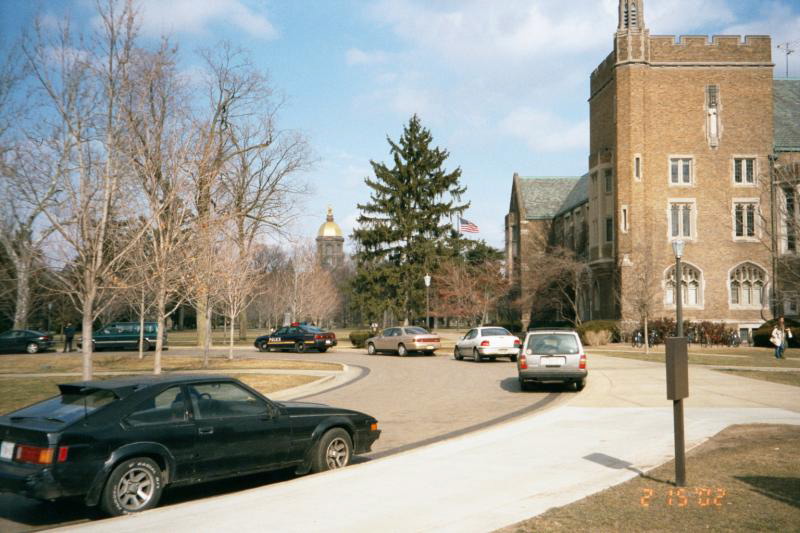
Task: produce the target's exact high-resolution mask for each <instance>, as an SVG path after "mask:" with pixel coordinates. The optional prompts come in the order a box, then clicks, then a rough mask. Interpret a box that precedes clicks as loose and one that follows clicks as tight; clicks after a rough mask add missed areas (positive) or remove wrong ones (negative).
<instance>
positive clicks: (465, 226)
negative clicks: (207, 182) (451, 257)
mask: <svg viewBox="0 0 800 533" xmlns="http://www.w3.org/2000/svg"><path fill="white" fill-rule="evenodd" d="M458 231H459V232H461V233H478V232H479V231H480V230H479V229H478V226H476V225H475V224H473V223H472V222H470V221H469V220H467V219H466V218H460V217H459V219H458Z"/></svg>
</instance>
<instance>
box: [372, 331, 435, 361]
mask: <svg viewBox="0 0 800 533" xmlns="http://www.w3.org/2000/svg"><path fill="white" fill-rule="evenodd" d="M366 345H367V353H368V354H370V355H375V354H376V353H381V352H393V353H397V355H399V356H401V357H404V356H406V355H408V354H409V353H412V352H422V353H424V354H425V355H433V352H434V351H435V350H437V349H438V348H439V347H440V346H441V340H440V339H439V336H438V335H436V334H433V333H428V332H427V331H426V330H425V329H423V328H420V327H417V326H409V327H396V328H386V329H385V330H383V331H382V332H381V333H379V334H378V335H375V336H374V337H370V338H369V339H367V340H366Z"/></svg>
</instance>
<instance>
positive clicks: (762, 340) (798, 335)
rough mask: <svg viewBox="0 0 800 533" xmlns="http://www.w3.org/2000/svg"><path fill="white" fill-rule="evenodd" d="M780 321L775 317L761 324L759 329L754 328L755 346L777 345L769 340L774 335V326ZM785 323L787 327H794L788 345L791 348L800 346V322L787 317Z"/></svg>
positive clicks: (771, 346)
mask: <svg viewBox="0 0 800 533" xmlns="http://www.w3.org/2000/svg"><path fill="white" fill-rule="evenodd" d="M777 322H778V321H777V320H775V319H774V318H773V319H772V320H768V321H767V322H764V323H763V324H761V325H760V326H759V327H758V329H754V330H753V344H754V345H755V346H765V347H767V348H774V347H775V346H774V345H773V344H772V343H771V342H769V338H770V337H771V336H772V328H774V327H775V324H776V323H777ZM784 323H785V324H786V327H787V328H791V329H792V338H791V339H789V342H788V343H787V346H789V347H790V348H800V322H798V321H797V320H793V319H791V318H785V319H784Z"/></svg>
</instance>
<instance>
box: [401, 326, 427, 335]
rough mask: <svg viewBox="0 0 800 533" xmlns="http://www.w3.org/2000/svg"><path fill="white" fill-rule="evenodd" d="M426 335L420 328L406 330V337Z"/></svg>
mask: <svg viewBox="0 0 800 533" xmlns="http://www.w3.org/2000/svg"><path fill="white" fill-rule="evenodd" d="M426 333H428V332H427V331H425V330H424V329H422V328H417V327H413V328H406V334H407V335H425V334H426Z"/></svg>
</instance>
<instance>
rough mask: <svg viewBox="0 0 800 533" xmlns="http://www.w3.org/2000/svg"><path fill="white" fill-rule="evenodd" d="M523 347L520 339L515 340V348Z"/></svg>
mask: <svg viewBox="0 0 800 533" xmlns="http://www.w3.org/2000/svg"><path fill="white" fill-rule="evenodd" d="M521 345H522V343H521V342H520V341H519V339H514V346H521Z"/></svg>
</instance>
